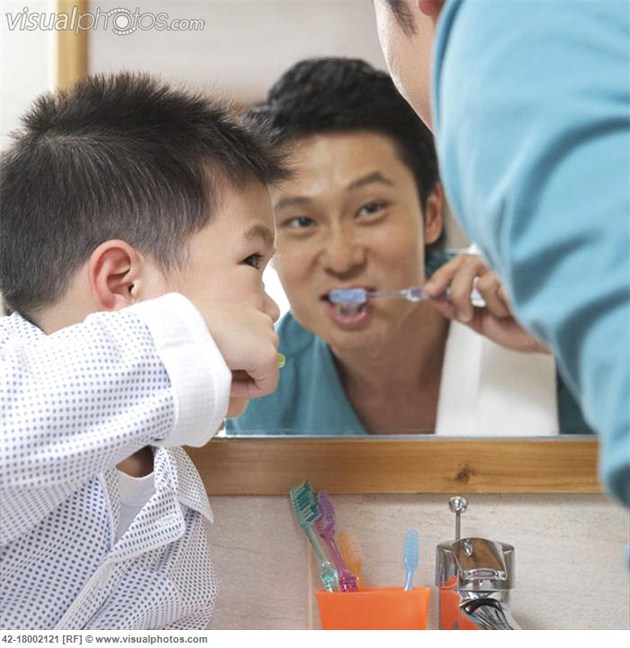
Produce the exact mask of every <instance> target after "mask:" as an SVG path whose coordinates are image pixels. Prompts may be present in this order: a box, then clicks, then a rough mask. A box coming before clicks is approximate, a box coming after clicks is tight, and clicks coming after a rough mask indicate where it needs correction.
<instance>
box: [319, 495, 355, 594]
mask: <svg viewBox="0 0 630 648" xmlns="http://www.w3.org/2000/svg"><path fill="white" fill-rule="evenodd" d="M317 499H318V502H319V510H320V512H321V517H320V518H319V519H318V520H317V521H316V522H315V527H316V529H317V533H319V536H320V537H321V538H322V540H323V541H324V542H325V543H326V546H327V547H328V553H329V554H330V556H331V558H332V560H333V563H335V567H336V568H337V572H338V574H339V589H341V591H342V592H356V591H357V590H358V589H359V586H358V585H357V579H356V577H355V575H354V574H353V573H352V572H351V571H350V570H349V569H348V567H347V566H346V563H345V562H344V560H343V557H342V556H341V553H340V552H339V549H338V547H337V543H336V542H335V524H336V518H335V508H334V506H333V503H332V502H331V501H330V498H329V497H328V493H327V492H326V491H320V492H319V495H318V496H317Z"/></svg>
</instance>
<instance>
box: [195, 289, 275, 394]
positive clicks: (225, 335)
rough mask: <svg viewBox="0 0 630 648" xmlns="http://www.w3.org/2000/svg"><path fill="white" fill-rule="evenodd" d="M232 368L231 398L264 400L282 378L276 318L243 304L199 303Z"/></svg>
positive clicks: (215, 339)
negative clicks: (275, 328)
mask: <svg viewBox="0 0 630 648" xmlns="http://www.w3.org/2000/svg"><path fill="white" fill-rule="evenodd" d="M193 303H194V304H195V306H196V307H197V309H198V310H199V312H200V313H201V315H202V317H203V318H204V320H205V322H206V325H207V327H208V330H209V331H210V334H211V335H212V338H213V339H214V341H215V343H216V345H217V347H218V348H219V351H221V355H222V356H223V359H224V360H225V362H226V364H227V366H228V368H229V369H230V370H231V371H232V388H231V390H230V397H231V398H260V397H261V396H267V395H269V394H271V393H272V392H273V391H275V389H276V386H277V384H278V379H279V377H280V371H279V369H278V355H277V351H278V341H279V340H278V336H277V335H276V332H275V330H274V327H273V320H272V318H271V317H270V316H269V315H267V314H266V313H263V312H262V311H260V310H258V309H256V308H254V307H253V306H250V305H248V304H243V303H232V302H210V301H207V302H206V301H204V302H200V301H195V300H193Z"/></svg>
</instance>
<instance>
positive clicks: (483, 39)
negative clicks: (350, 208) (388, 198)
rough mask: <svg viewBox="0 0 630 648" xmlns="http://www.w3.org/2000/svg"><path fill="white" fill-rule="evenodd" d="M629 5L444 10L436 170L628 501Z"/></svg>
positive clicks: (471, 5) (461, 2)
mask: <svg viewBox="0 0 630 648" xmlns="http://www.w3.org/2000/svg"><path fill="white" fill-rule="evenodd" d="M629 43H630V3H628V2H627V1H626V0H606V2H603V1H596V0H579V1H578V0H563V1H556V2H548V1H541V2H535V1H534V0H532V1H530V2H506V3H497V2H489V1H488V0H458V1H457V0H456V1H451V2H449V3H448V4H447V6H446V8H445V11H444V13H443V15H442V16H441V18H440V24H439V27H438V36H437V42H436V55H435V59H434V74H433V83H434V87H433V98H434V106H433V109H434V119H435V126H436V135H437V143H438V155H439V158H440V165H441V173H442V178H443V180H444V184H445V188H446V192H447V195H448V197H449V199H450V202H451V204H452V206H453V209H454V211H455V213H456V214H457V216H458V217H459V219H460V221H461V222H462V224H463V225H464V227H465V229H466V231H467V233H468V235H469V236H470V238H471V240H473V241H475V242H476V243H477V244H478V245H479V246H480V247H481V249H482V251H483V253H484V255H485V256H486V257H487V259H488V260H489V262H490V264H491V265H492V266H493V267H494V268H495V269H496V270H497V271H498V273H499V274H500V276H501V277H502V278H503V280H504V282H505V284H506V286H507V288H508V290H509V293H510V296H511V299H512V300H513V303H514V307H515V311H516V315H517V317H518V318H519V320H520V321H521V322H523V324H524V325H525V326H526V327H528V328H529V329H530V330H531V331H533V332H534V333H536V334H537V335H539V336H540V337H542V338H543V339H544V340H546V341H547V342H548V343H549V344H550V345H551V347H552V348H553V350H554V353H555V355H556V357H557V360H558V365H559V368H560V371H561V372H562V375H563V377H564V378H565V379H566V381H567V384H568V386H569V387H570V389H571V390H572V391H573V393H574V394H575V395H576V396H577V397H578V398H579V400H580V403H581V405H582V409H583V411H584V413H585V416H586V418H587V420H588V422H589V423H590V424H591V425H592V426H593V427H594V428H595V429H596V431H597V432H598V433H599V434H600V435H601V439H602V452H601V453H600V457H601V459H600V461H601V472H602V477H603V480H604V483H605V485H606V486H607V488H608V489H609V490H610V491H611V492H612V493H613V494H614V495H616V496H617V497H618V498H619V499H620V500H621V501H622V502H623V503H625V504H626V505H627V506H630V384H629V383H630V381H629V373H630V48H629Z"/></svg>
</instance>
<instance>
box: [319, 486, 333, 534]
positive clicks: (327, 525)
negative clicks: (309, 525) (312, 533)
mask: <svg viewBox="0 0 630 648" xmlns="http://www.w3.org/2000/svg"><path fill="white" fill-rule="evenodd" d="M317 502H318V504H319V511H320V513H321V514H322V515H321V517H320V518H319V520H318V521H317V530H318V531H319V533H321V534H329V535H332V534H334V533H335V507H334V506H333V503H332V502H331V501H330V497H328V493H327V492H326V491H320V492H319V494H318V495H317Z"/></svg>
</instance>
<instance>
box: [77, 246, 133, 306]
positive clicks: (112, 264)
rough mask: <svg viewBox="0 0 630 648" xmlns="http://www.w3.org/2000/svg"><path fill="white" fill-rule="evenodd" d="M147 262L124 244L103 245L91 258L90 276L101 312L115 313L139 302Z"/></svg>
mask: <svg viewBox="0 0 630 648" xmlns="http://www.w3.org/2000/svg"><path fill="white" fill-rule="evenodd" d="M143 270H144V259H143V258H142V256H141V255H140V254H138V252H137V251H136V250H135V248H133V247H132V246H131V245H129V244H128V243H125V241H120V240H111V241H105V243H101V244H100V245H99V246H98V247H97V248H96V249H95V250H94V252H92V255H91V256H90V261H89V264H88V273H89V280H90V289H91V292H92V299H93V300H94V304H95V306H96V308H97V309H98V310H99V311H114V310H120V309H121V308H125V307H126V306H131V304H133V303H134V302H135V301H136V298H135V293H136V292H137V285H136V284H137V282H138V281H139V280H140V279H141V277H142V274H143Z"/></svg>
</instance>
